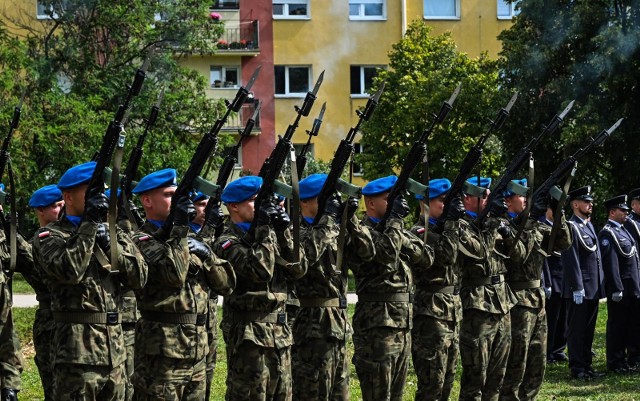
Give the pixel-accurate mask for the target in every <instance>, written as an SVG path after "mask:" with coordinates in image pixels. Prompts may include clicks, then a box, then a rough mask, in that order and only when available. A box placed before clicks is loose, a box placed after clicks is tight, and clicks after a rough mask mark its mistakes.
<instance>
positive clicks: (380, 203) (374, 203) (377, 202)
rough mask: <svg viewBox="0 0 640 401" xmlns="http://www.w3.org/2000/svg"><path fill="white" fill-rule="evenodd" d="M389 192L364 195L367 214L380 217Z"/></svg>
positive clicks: (384, 211) (385, 209)
mask: <svg viewBox="0 0 640 401" xmlns="http://www.w3.org/2000/svg"><path fill="white" fill-rule="evenodd" d="M388 198H389V192H385V193H382V194H379V195H373V196H365V198H364V202H365V206H366V208H367V216H369V217H374V218H376V219H381V218H383V217H384V214H385V213H386V211H387V199H388Z"/></svg>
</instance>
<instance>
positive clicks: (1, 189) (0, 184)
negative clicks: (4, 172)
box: [0, 182, 4, 192]
mask: <svg viewBox="0 0 640 401" xmlns="http://www.w3.org/2000/svg"><path fill="white" fill-rule="evenodd" d="M0 191H3V192H4V184H3V183H1V182H0Z"/></svg>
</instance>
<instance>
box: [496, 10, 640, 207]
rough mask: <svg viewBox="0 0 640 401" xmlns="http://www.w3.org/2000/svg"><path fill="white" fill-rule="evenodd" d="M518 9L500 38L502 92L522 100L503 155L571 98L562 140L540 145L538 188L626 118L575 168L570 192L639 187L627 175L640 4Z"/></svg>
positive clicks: (633, 136) (639, 60) (638, 162)
mask: <svg viewBox="0 0 640 401" xmlns="http://www.w3.org/2000/svg"><path fill="white" fill-rule="evenodd" d="M520 7H521V12H520V14H519V16H518V17H516V18H515V22H514V24H513V26H512V27H511V28H510V29H509V30H506V31H503V32H502V34H501V35H500V36H499V39H501V40H502V42H503V49H502V52H501V58H500V67H501V70H502V74H503V76H504V79H505V86H506V87H508V88H510V89H515V90H518V91H519V92H520V93H521V98H522V99H520V100H519V101H518V106H517V107H515V108H514V110H512V117H511V119H512V120H513V122H515V125H512V127H517V130H516V128H513V129H512V130H511V131H510V132H508V133H507V134H505V135H504V137H503V143H504V146H505V150H506V153H507V154H513V153H514V152H516V151H517V149H518V148H519V147H520V146H522V144H523V138H522V137H521V135H519V133H522V132H525V133H527V134H525V135H526V137H527V139H528V138H529V137H530V136H531V135H532V134H530V133H531V132H534V131H538V130H539V129H540V126H541V125H542V124H544V123H545V122H547V121H548V120H549V119H550V118H551V117H552V116H553V115H554V114H555V113H557V112H559V111H560V110H561V108H562V107H563V106H565V105H566V103H568V102H569V101H570V100H572V99H575V100H576V105H575V106H574V108H573V110H572V112H571V114H570V115H569V118H568V120H569V121H567V123H566V124H565V128H564V129H563V130H562V132H561V134H560V135H556V137H555V138H546V139H544V140H543V141H542V142H541V144H540V146H539V148H538V149H537V151H536V152H535V157H536V176H537V179H536V182H538V183H541V182H542V181H543V180H544V179H545V178H546V177H547V176H548V174H550V173H551V171H552V170H553V169H554V168H555V167H556V166H557V165H558V164H559V163H560V162H561V161H562V160H563V158H565V157H567V156H568V155H570V154H572V153H574V152H575V151H576V150H577V149H578V148H579V147H583V146H584V145H586V143H587V142H588V140H589V137H590V136H593V135H596V134H597V133H598V132H599V131H601V130H602V129H604V128H608V127H610V126H611V125H612V124H613V123H614V122H615V121H616V120H617V119H618V118H620V117H625V121H624V123H623V125H622V126H621V127H620V128H618V130H617V131H616V132H615V133H614V135H613V136H612V137H611V138H610V139H608V140H607V142H606V143H605V145H604V146H603V147H602V148H600V149H597V150H595V152H592V153H591V154H590V155H589V156H588V157H586V158H584V159H583V160H581V161H580V162H579V168H578V173H577V176H576V178H575V180H574V184H573V186H574V187H578V186H581V185H587V184H591V185H593V186H595V192H596V201H598V200H600V201H602V200H604V199H607V198H608V197H609V196H613V195H617V194H619V193H624V192H625V191H628V190H629V189H632V188H635V187H638V186H640V183H639V182H638V180H637V176H636V175H635V174H633V173H632V172H633V171H637V170H638V169H640V158H638V157H637V153H638V149H640V136H638V135H637V132H636V131H637V127H638V126H640V115H639V114H638V110H639V109H640V104H639V100H638V98H639V96H638V95H639V94H640V93H639V92H640V87H639V81H640V47H639V46H640V45H639V44H640V1H638V0H574V1H568V0H526V1H522V2H521V3H520ZM595 214H596V215H598V214H599V215H602V214H603V213H602V212H601V210H600V211H599V212H597V213H595ZM601 217H602V216H601Z"/></svg>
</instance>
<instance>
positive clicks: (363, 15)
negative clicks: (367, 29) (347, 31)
mask: <svg viewBox="0 0 640 401" xmlns="http://www.w3.org/2000/svg"><path fill="white" fill-rule="evenodd" d="M386 17H387V1H386V0H349V19H351V20H380V19H385V18H386Z"/></svg>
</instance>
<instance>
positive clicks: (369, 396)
mask: <svg viewBox="0 0 640 401" xmlns="http://www.w3.org/2000/svg"><path fill="white" fill-rule="evenodd" d="M353 345H354V348H355V350H354V355H353V364H354V365H355V367H356V373H357V374H358V378H359V379H360V389H361V390H362V399H363V400H364V401H380V400H389V401H394V400H402V396H403V392H404V385H405V382H406V381H407V371H408V370H409V360H410V355H411V332H410V331H409V329H404V328H402V329H401V328H395V327H375V328H371V329H367V330H363V331H358V332H356V333H354V335H353Z"/></svg>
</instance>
